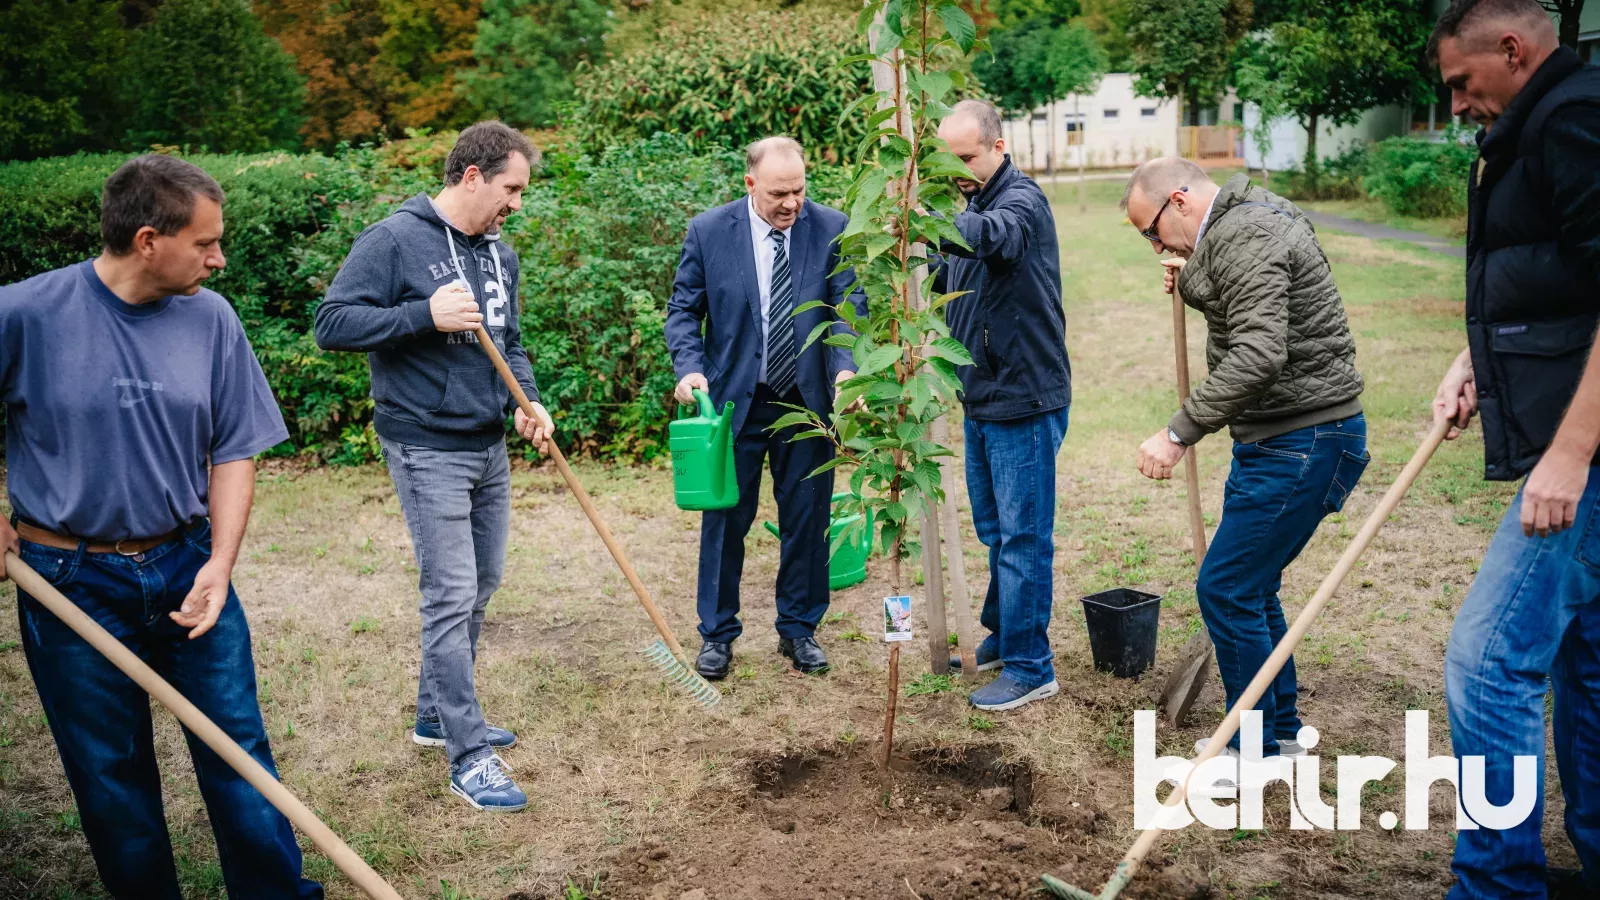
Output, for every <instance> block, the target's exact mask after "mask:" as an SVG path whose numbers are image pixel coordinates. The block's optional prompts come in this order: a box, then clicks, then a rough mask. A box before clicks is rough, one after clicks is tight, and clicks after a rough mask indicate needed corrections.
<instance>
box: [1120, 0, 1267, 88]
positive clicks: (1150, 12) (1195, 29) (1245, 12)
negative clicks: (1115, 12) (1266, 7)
mask: <svg viewBox="0 0 1600 900" xmlns="http://www.w3.org/2000/svg"><path fill="white" fill-rule="evenodd" d="M1251 11H1252V4H1251V0H1128V21H1129V23H1130V24H1129V26H1128V40H1129V42H1130V43H1131V44H1132V46H1133V67H1132V68H1133V74H1134V91H1135V92H1136V93H1137V94H1138V95H1139V96H1141V97H1179V98H1181V99H1182V100H1183V101H1184V102H1185V103H1187V104H1189V105H1191V106H1210V105H1211V104H1213V103H1216V102H1217V100H1218V99H1219V98H1220V97H1221V96H1222V95H1223V93H1224V92H1226V90H1227V88H1228V75H1229V71H1230V68H1231V64H1232V62H1233V54H1234V49H1235V47H1236V46H1237V45H1238V43H1239V41H1240V40H1241V39H1242V38H1243V37H1244V36H1245V34H1246V32H1248V31H1249V29H1250V21H1251Z"/></svg>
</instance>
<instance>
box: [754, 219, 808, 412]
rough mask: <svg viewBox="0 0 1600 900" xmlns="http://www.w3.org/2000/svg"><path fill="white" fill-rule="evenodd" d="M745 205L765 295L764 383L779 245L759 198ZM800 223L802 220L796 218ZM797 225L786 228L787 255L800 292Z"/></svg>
mask: <svg viewBox="0 0 1600 900" xmlns="http://www.w3.org/2000/svg"><path fill="white" fill-rule="evenodd" d="M745 204H746V205H747V206H748V207H749V208H750V243H751V245H752V246H753V247H755V251H756V289H757V290H759V291H760V292H761V321H760V322H758V323H756V324H758V325H760V326H761V349H762V353H761V383H762V384H765V383H766V381H767V354H766V347H767V316H768V315H769V313H770V312H771V309H772V260H773V257H774V256H776V255H777V246H778V245H777V242H776V241H774V240H773V239H772V238H771V237H769V235H771V234H772V229H773V225H772V224H771V223H770V222H768V221H767V220H766V219H763V218H761V214H760V213H757V212H756V202H755V198H753V197H751V196H749V195H748V194H746V195H745ZM796 221H799V220H798V219H796ZM793 228H794V226H793V225H791V226H789V227H788V228H785V229H782V235H783V237H782V238H781V240H782V241H783V242H784V243H783V250H784V255H786V256H787V257H788V258H789V283H790V285H792V286H793V289H794V290H796V291H798V290H799V289H800V286H799V285H798V284H795V282H794V254H793V253H790V252H789V251H790V249H791V243H790V241H789V232H790V231H791V230H792V229H793Z"/></svg>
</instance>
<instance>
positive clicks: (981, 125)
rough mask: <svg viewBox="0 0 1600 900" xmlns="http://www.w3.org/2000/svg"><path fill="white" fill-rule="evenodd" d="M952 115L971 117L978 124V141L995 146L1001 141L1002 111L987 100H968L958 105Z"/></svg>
mask: <svg viewBox="0 0 1600 900" xmlns="http://www.w3.org/2000/svg"><path fill="white" fill-rule="evenodd" d="M951 115H958V116H959V115H966V116H971V117H972V119H973V121H975V122H977V123H978V140H980V141H982V142H983V143H984V145H986V146H990V147H992V146H994V142H995V141H998V140H1000V111H999V110H997V109H995V108H994V104H993V103H990V102H988V101H987V100H977V99H967V100H963V101H961V102H960V103H957V104H956V106H955V109H954V110H952V111H951Z"/></svg>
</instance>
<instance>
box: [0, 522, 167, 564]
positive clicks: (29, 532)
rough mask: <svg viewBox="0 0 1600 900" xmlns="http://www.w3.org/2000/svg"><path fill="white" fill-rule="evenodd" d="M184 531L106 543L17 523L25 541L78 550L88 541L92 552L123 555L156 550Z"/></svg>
mask: <svg viewBox="0 0 1600 900" xmlns="http://www.w3.org/2000/svg"><path fill="white" fill-rule="evenodd" d="M183 532H184V529H183V528H174V529H173V530H171V531H169V532H167V533H166V534H163V535H161V536H159V537H153V538H128V539H126V540H121V541H114V542H112V543H106V542H104V541H86V540H84V539H81V538H75V537H72V536H71V535H65V534H56V533H55V532H54V531H50V530H48V529H45V528H40V527H39V526H37V525H29V524H28V523H27V522H18V523H17V537H20V538H22V539H23V540H25V541H31V542H32V543H35V544H40V545H42V546H45V547H54V548H56V549H57V550H76V549H78V545H79V544H83V543H86V544H87V545H88V546H86V547H85V548H84V549H85V550H87V551H88V552H90V553H116V554H119V555H121V556H137V555H138V554H140V553H145V552H147V551H150V550H154V549H155V548H157V547H159V546H161V545H162V544H165V543H167V542H168V541H173V540H176V539H178V538H180V537H182V536H183Z"/></svg>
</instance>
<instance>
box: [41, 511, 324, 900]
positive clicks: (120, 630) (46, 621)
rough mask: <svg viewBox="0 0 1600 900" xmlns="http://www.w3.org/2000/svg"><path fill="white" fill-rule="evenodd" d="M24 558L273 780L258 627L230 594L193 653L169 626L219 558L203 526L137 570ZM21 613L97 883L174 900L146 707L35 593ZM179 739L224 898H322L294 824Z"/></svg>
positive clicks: (94, 560) (88, 558) (129, 564)
mask: <svg viewBox="0 0 1600 900" xmlns="http://www.w3.org/2000/svg"><path fill="white" fill-rule="evenodd" d="M19 555H20V556H21V557H22V561H23V562H25V563H27V564H28V566H29V567H30V568H32V569H33V570H34V571H36V572H38V573H39V575H40V576H41V577H43V578H44V580H45V581H48V582H50V584H52V585H54V586H55V588H56V590H58V591H60V592H61V593H62V594H63V595H65V596H66V598H67V599H68V600H71V601H72V602H73V603H75V604H77V606H78V608H79V609H82V610H83V611H84V612H86V613H88V614H89V617H90V618H92V619H94V620H95V621H96V622H98V623H99V624H100V626H101V627H103V628H105V629H106V630H107V631H109V632H111V634H112V636H113V637H115V638H116V639H117V640H119V641H121V642H122V643H123V644H125V645H127V647H128V649H130V650H132V651H133V652H134V653H135V654H136V655H137V656H138V657H139V658H140V659H142V660H144V661H145V662H146V663H147V664H149V666H150V667H151V668H152V669H155V671H156V673H157V674H159V675H160V676H161V677H162V678H165V679H166V680H167V681H168V682H170V683H171V684H172V686H173V687H175V688H177V689H178V693H180V694H182V695H183V696H184V697H186V698H188V700H189V701H190V702H191V703H193V704H194V705H195V706H196V707H198V708H199V709H200V711H201V712H203V713H205V714H206V715H207V716H208V717H210V719H211V721H213V722H215V723H217V727H219V728H221V729H222V730H223V732H224V733H225V734H227V735H228V737H230V738H233V739H234V740H235V741H237V742H238V743H239V745H240V746H242V747H243V748H244V749H245V751H246V752H247V753H249V754H250V756H251V757H252V758H254V759H255V761H256V762H258V763H260V764H261V765H262V766H263V767H264V768H266V770H267V771H268V772H270V773H272V775H273V776H274V777H276V776H277V774H278V772H277V769H276V768H275V767H274V766H273V764H272V749H271V747H269V746H268V744H267V732H266V729H265V727H263V725H262V722H261V707H260V706H259V705H258V704H257V702H256V672H255V662H254V660H252V659H251V656H250V626H249V625H248V624H246V622H245V618H244V608H243V607H242V606H241V605H240V604H239V595H238V594H236V593H234V592H233V589H232V588H231V587H230V588H229V589H228V602H227V604H226V605H225V606H223V607H222V613H221V615H219V616H218V617H217V623H216V624H215V625H213V626H212V628H211V630H210V631H208V632H206V633H205V634H203V635H201V636H200V637H198V638H195V639H194V640H189V629H187V628H184V627H182V626H180V625H178V624H177V623H176V622H174V621H172V620H171V619H169V618H168V617H167V613H169V612H172V611H174V610H176V609H177V608H178V607H179V606H181V605H182V604H183V598H184V597H185V596H186V595H187V594H188V593H189V589H190V587H192V586H193V585H194V576H195V573H197V572H199V571H200V567H201V566H203V565H205V564H206V562H207V561H208V560H209V559H210V558H211V526H210V523H207V522H204V521H202V522H201V523H200V524H198V525H197V526H196V527H194V528H192V529H190V530H189V532H188V533H187V534H185V535H184V536H183V537H182V538H178V539H176V540H172V541H169V542H167V543H165V544H162V545H161V546H159V547H156V548H154V549H152V550H148V551H146V552H144V553H141V554H139V555H138V556H121V555H119V554H115V553H87V552H84V550H83V549H82V547H81V545H80V547H79V549H77V550H57V549H55V548H53V547H45V546H42V545H40V544H34V543H31V542H29V541H23V542H22V552H21V554H19ZM17 600H18V602H17V616H18V618H19V619H20V621H21V626H22V627H21V630H22V649H23V652H24V654H25V655H26V656H27V659H28V671H29V673H30V674H31V675H32V676H33V683H34V685H35V687H37V688H38V691H39V702H40V703H41V704H42V705H43V706H44V714H45V718H46V720H47V721H48V722H49V723H50V735H51V736H52V737H54V738H55V741H56V749H57V750H59V751H60V753H61V762H62V764H63V766H64V767H65V768H66V771H67V782H68V783H69V784H71V785H72V795H73V797H75V798H76V799H77V801H78V816H79V818H80V819H81V820H82V822H83V834H84V837H86V838H88V840H89V850H90V852H92V853H93V854H94V862H95V867H96V868H97V869H99V871H100V880H101V881H102V882H104V883H105V886H106V890H107V891H109V892H110V894H111V896H113V897H117V898H119V900H120V898H141V900H143V898H164V900H178V898H179V896H180V895H179V893H178V873H177V869H176V868H175V867H174V865H173V859H172V841H171V840H170V839H169V838H168V836H167V822H166V817H165V815H164V813H163V811H162V805H161V773H160V771H159V770H158V769H157V766H156V752H155V745H154V740H153V737H152V735H153V731H152V726H151V719H150V698H149V696H148V695H147V694H145V692H144V689H143V688H140V687H139V686H138V685H137V684H135V683H134V682H133V680H132V679H130V678H129V677H128V676H126V675H124V674H122V671H121V670H120V669H118V668H117V667H116V666H114V665H112V664H111V661H110V660H108V659H106V658H105V657H104V656H101V655H100V652H99V651H98V650H95V649H94V648H93V647H91V646H89V644H88V643H87V642H85V641H84V640H83V638H80V637H78V634H77V632H75V631H73V630H72V629H70V628H68V627H67V626H66V624H65V623H63V622H62V621H61V620H60V619H58V618H56V617H55V615H54V614H52V613H51V612H50V611H49V610H47V609H45V608H44V607H43V606H41V605H40V604H39V602H38V601H37V600H35V599H33V598H32V597H30V596H28V594H27V593H26V592H24V591H18V592H17ZM183 736H184V738H185V740H186V741H187V742H188V744H189V756H190V758H191V759H193V760H194V771H195V775H196V776H198V778H199V781H200V795H201V796H202V797H204V798H205V801H206V813H207V815H209V816H210V818H211V830H212V832H213V833H214V834H215V835H216V839H217V856H218V858H219V859H220V861H221V863H222V879H223V882H224V883H225V884H226V885H227V888H228V896H229V897H232V898H237V900H244V898H254V897H260V898H283V897H302V898H320V897H321V896H322V887H321V885H318V884H317V883H315V882H312V881H307V880H305V879H304V878H302V877H301V876H300V847H299V845H298V844H296V843H295V837H294V831H293V830H292V829H291V828H290V827H289V820H288V819H285V818H284V817H283V814H282V813H280V812H278V810H277V809H276V808H274V807H273V806H272V804H270V803H268V802H267V800H266V798H265V797H262V796H261V792H260V791H258V790H256V789H255V787H254V786H252V785H251V784H250V783H249V782H248V781H245V780H244V778H243V777H242V776H241V775H239V774H238V773H237V772H235V771H234V770H233V768H232V767H231V766H229V765H228V764H227V763H225V762H223V761H222V758H221V757H219V756H217V754H216V753H215V752H213V751H212V749H211V748H210V747H207V746H206V745H205V744H203V743H201V742H200V740H199V739H197V738H196V737H195V736H194V735H193V734H190V733H189V730H188V729H187V728H185V729H184V731H183Z"/></svg>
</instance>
